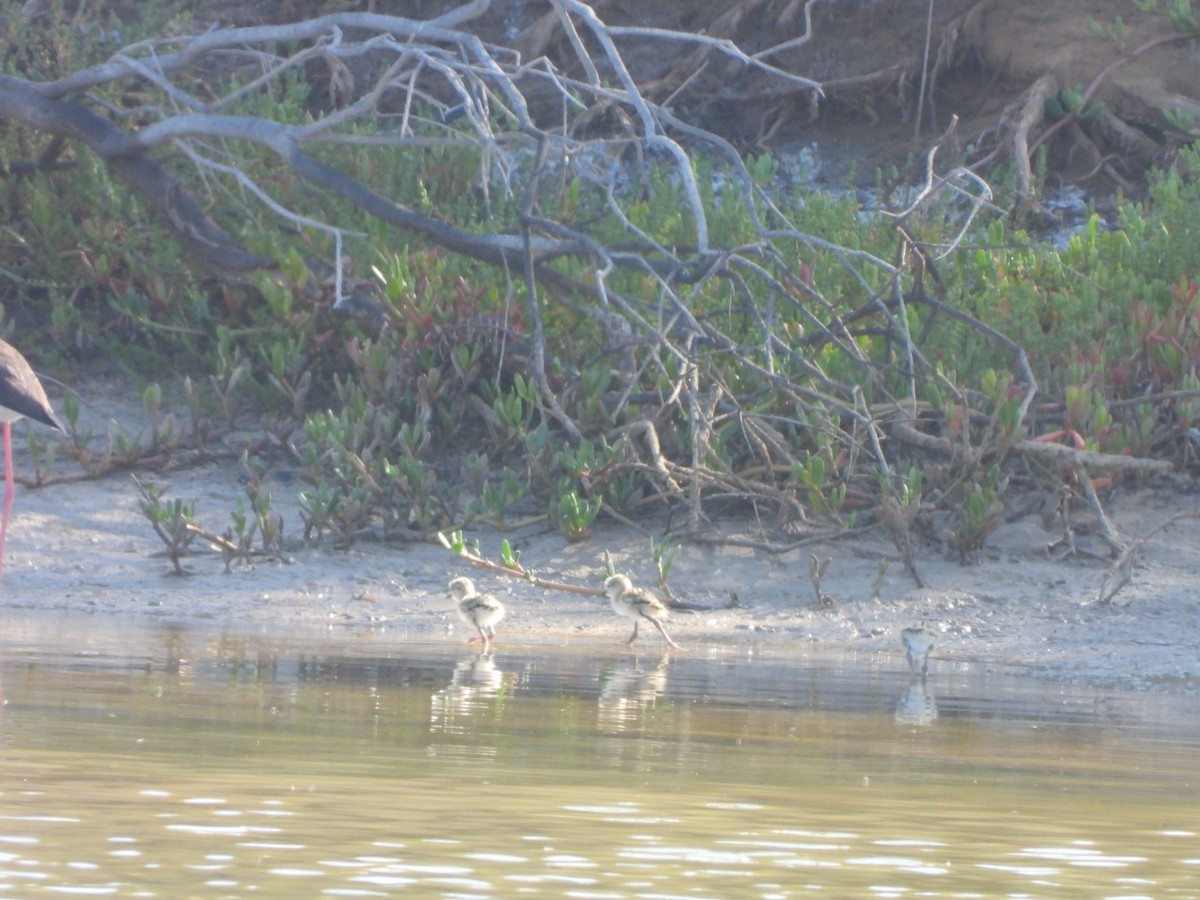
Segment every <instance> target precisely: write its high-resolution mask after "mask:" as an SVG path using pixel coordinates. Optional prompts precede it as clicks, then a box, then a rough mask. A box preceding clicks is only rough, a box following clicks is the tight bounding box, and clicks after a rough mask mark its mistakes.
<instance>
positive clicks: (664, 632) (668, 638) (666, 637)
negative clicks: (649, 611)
mask: <svg viewBox="0 0 1200 900" xmlns="http://www.w3.org/2000/svg"><path fill="white" fill-rule="evenodd" d="M646 618H647V619H650V621H651V622H653V623H654V627H655V628H657V629H658V633H659V634H661V635H662V636H663V640H664V641H666V642H667V643H668V644H670V645H671V646H672V647H674V648H675V649H676V650H682V649H683V648H682V647H680V646H679V645H678V644H677V643H675V642H674V641H673V640H671V636H670V635H669V634H667V629H665V628H663V625H662V622H660V621H658V619H655V618H651V617H650V616H646Z"/></svg>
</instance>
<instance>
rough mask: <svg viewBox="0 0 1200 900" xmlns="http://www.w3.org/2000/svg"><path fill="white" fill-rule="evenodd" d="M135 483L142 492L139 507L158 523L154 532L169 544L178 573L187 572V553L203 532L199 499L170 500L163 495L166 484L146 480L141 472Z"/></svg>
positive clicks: (170, 555)
mask: <svg viewBox="0 0 1200 900" xmlns="http://www.w3.org/2000/svg"><path fill="white" fill-rule="evenodd" d="M133 483H134V484H136V485H137V487H138V492H139V493H140V494H141V495H142V496H141V499H140V500H139V501H138V508H139V509H141V511H142V515H144V516H145V517H146V518H147V519H148V520H149V521H150V524H151V525H152V526H153V527H154V533H155V534H157V535H158V536H159V538H160V539H161V540H162V542H163V544H165V545H166V548H167V558H168V559H170V560H171V564H172V565H173V566H174V567H175V574H176V575H186V574H187V572H186V571H185V570H184V568H183V562H182V560H183V556H184V554H186V553H187V550H188V547H190V546H191V544H192V541H194V540H195V539H196V536H197V535H198V534H199V532H200V529H199V528H198V527H197V525H196V502H195V501H194V500H193V501H188V502H185V501H183V500H180V499H178V498H176V499H174V500H167V499H165V498H164V496H163V490H162V488H160V487H159V486H158V485H156V484H143V483H142V482H141V481H139V480H138V478H137V476H134V478H133Z"/></svg>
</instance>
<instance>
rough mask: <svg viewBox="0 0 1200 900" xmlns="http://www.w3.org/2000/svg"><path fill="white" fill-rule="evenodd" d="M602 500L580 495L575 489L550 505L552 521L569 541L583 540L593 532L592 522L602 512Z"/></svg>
mask: <svg viewBox="0 0 1200 900" xmlns="http://www.w3.org/2000/svg"><path fill="white" fill-rule="evenodd" d="M600 506H601V500H600V499H599V498H597V499H595V500H589V499H587V498H586V497H580V496H579V494H578V493H576V492H575V490H574V489H572V490H569V491H567V492H566V493H565V494H563V495H562V496H561V497H559V500H558V503H557V504H555V505H551V507H550V521H551V522H553V523H554V524H555V525H557V526H558V528H559V530H560V531H562V533H563V535H564V536H565V537H566V539H567V540H568V541H571V542H572V543H574V542H575V541H581V540H583V539H584V538H585V537H587V536H588V535H589V534H591V530H590V529H591V527H592V523H593V522H594V521H596V516H598V515H599V514H600Z"/></svg>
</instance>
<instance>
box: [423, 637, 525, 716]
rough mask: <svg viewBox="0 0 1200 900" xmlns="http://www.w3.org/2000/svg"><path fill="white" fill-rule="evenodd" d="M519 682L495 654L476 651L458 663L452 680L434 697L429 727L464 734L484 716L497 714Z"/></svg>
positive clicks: (431, 699)
mask: <svg viewBox="0 0 1200 900" xmlns="http://www.w3.org/2000/svg"><path fill="white" fill-rule="evenodd" d="M515 685H516V678H515V675H514V674H513V673H510V672H506V671H504V670H503V669H500V668H497V667H496V660H495V658H494V657H493V656H492V654H491V653H473V654H471V655H470V656H466V657H463V658H462V659H460V660H459V661H458V662H457V663H455V665H454V671H453V673H451V675H450V683H449V684H448V685H446V687H444V688H442V689H441V690H439V691H435V692H434V693H433V696H432V697H431V698H430V703H431V709H430V722H429V730H430V731H434V732H442V733H454V734H462V733H464V732H465V731H467V730H468V726H469V723H471V722H472V721H474V720H475V719H477V718H478V717H479V716H481V715H488V714H496V713H497V710H498V709H499V708H501V707H502V706H503V704H504V699H505V698H506V697H507V695H508V694H509V692H510V691H511V690H512V688H513V687H514V686H515Z"/></svg>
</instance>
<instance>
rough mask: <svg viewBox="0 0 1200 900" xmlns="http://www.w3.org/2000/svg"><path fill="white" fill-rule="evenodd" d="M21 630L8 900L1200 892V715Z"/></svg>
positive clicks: (26, 622) (801, 663)
mask: <svg viewBox="0 0 1200 900" xmlns="http://www.w3.org/2000/svg"><path fill="white" fill-rule="evenodd" d="M0 628H2V632H0V687H2V690H3V693H4V696H5V699H6V700H7V704H6V705H5V706H4V707H3V708H2V709H0V896H5V897H26V896H38V895H42V894H49V893H55V894H59V893H68V894H70V893H76V894H85V895H105V894H109V895H119V896H122V897H139V896H144V897H171V898H174V897H242V896H252V895H253V896H351V897H359V896H387V895H392V894H397V893H402V892H403V893H408V894H411V895H414V896H434V897H437V896H442V897H523V896H543V897H578V898H617V897H654V898H663V897H688V898H730V897H796V896H801V895H811V894H817V893H825V894H828V895H831V896H838V897H865V896H873V897H905V896H920V897H973V896H977V897H996V896H1012V897H1197V896H1200V836H1198V835H1200V790H1198V778H1200V767H1198V763H1200V750H1198V747H1200V745H1198V743H1197V741H1198V738H1200V716H1198V715H1197V713H1200V703H1197V701H1195V700H1187V699H1178V698H1171V697H1164V696H1146V695H1132V694H1130V695H1125V694H1119V693H1091V692H1087V691H1081V690H1071V691H1067V690H1059V689H1057V688H1055V687H1054V686H1049V685H1045V684H1037V683H1030V682H1028V681H1025V680H1021V679H1015V678H1011V677H1005V676H1003V675H996V674H989V673H988V672H986V671H983V670H978V671H976V670H972V669H969V668H964V667H954V668H951V667H950V666H948V665H946V664H943V665H942V666H936V664H935V671H934V672H932V673H931V675H930V678H929V681H928V686H927V690H926V691H924V692H922V691H921V689H920V686H919V685H914V684H910V682H909V681H908V678H907V675H906V673H905V672H904V671H903V666H904V663H903V659H902V656H901V655H900V653H899V652H897V655H896V657H895V659H883V660H880V659H877V658H873V657H862V658H857V659H855V658H853V657H811V656H808V655H806V654H807V653H808V652H809V651H808V650H807V649H806V648H798V649H797V650H796V654H795V658H794V659H791V660H789V659H788V658H786V657H785V656H783V655H782V654H779V655H776V656H772V657H770V658H766V657H747V656H746V655H744V651H743V652H740V653H739V655H736V656H735V655H732V651H729V650H727V649H724V650H723V649H721V648H708V649H705V648H701V647H697V648H692V649H690V651H689V652H687V653H684V654H678V655H676V656H674V657H672V658H660V657H658V656H657V655H649V656H647V655H641V656H634V655H632V654H628V653H625V652H623V648H621V647H620V646H619V645H617V646H614V647H607V646H601V647H593V648H591V649H590V650H580V649H572V650H562V649H555V648H511V647H506V646H501V647H500V648H498V650H497V652H496V654H495V656H494V658H493V659H491V660H488V659H480V658H478V657H476V656H475V655H474V654H472V653H469V652H468V651H467V650H465V649H464V648H463V646H462V645H460V644H452V643H445V644H412V643H405V642H403V641H402V640H401V639H400V638H398V637H393V636H391V635H389V634H388V633H386V632H383V633H378V634H373V635H367V636H360V637H356V636H353V635H347V634H345V633H334V634H330V635H310V636H292V637H288V638H278V637H255V636H243V635H234V634H219V633H212V632H204V631H195V630H180V629H171V628H166V627H163V628H147V627H146V626H145V625H133V624H128V623H117V622H112V621H108V620H97V619H91V618H82V617H71V618H67V617H48V616H28V615H24V614H19V613H15V612H8V613H2V614H0ZM647 643H651V642H647ZM651 645H652V646H653V644H652V643H651Z"/></svg>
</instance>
